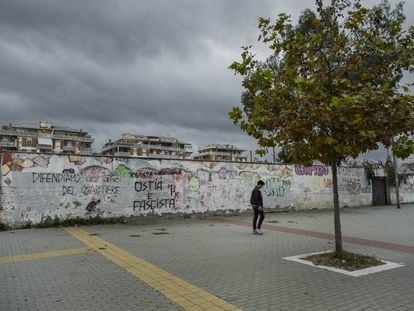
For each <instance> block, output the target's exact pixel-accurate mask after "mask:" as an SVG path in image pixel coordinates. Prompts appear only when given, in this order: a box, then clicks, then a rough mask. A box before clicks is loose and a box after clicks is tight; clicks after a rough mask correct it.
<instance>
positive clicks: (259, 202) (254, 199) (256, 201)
mask: <svg viewBox="0 0 414 311" xmlns="http://www.w3.org/2000/svg"><path fill="white" fill-rule="evenodd" d="M250 204H251V205H255V206H263V198H262V193H261V192H260V190H259V188H257V187H254V189H253V191H252V196H251V197H250Z"/></svg>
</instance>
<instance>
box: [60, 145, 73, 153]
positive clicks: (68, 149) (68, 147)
mask: <svg viewBox="0 0 414 311" xmlns="http://www.w3.org/2000/svg"><path fill="white" fill-rule="evenodd" d="M62 149H63V151H70V152H75V151H76V147H75V146H63V147H62Z"/></svg>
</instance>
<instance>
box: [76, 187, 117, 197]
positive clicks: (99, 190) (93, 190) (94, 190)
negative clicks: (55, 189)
mask: <svg viewBox="0 0 414 311" xmlns="http://www.w3.org/2000/svg"><path fill="white" fill-rule="evenodd" d="M118 190H119V185H98V186H93V185H84V186H82V188H81V192H82V193H83V194H84V195H89V194H96V195H99V194H103V193H106V194H117V193H118Z"/></svg>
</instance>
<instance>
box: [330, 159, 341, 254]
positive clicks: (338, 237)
mask: <svg viewBox="0 0 414 311" xmlns="http://www.w3.org/2000/svg"><path fill="white" fill-rule="evenodd" d="M332 186H333V202H334V223H335V252H336V256H337V257H339V258H340V257H341V256H342V233H341V218H340V215H339V193H338V167H337V164H336V161H335V160H333V161H332Z"/></svg>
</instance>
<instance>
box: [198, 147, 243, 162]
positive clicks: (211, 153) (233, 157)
mask: <svg viewBox="0 0 414 311" xmlns="http://www.w3.org/2000/svg"><path fill="white" fill-rule="evenodd" d="M243 152H245V150H242V149H239V148H237V147H235V146H233V145H221V144H210V145H207V146H204V147H202V148H200V149H199V150H198V153H199V154H198V155H197V156H194V160H206V161H210V160H212V161H236V162H246V161H247V157H246V156H244V155H243V154H242V153H243Z"/></svg>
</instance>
